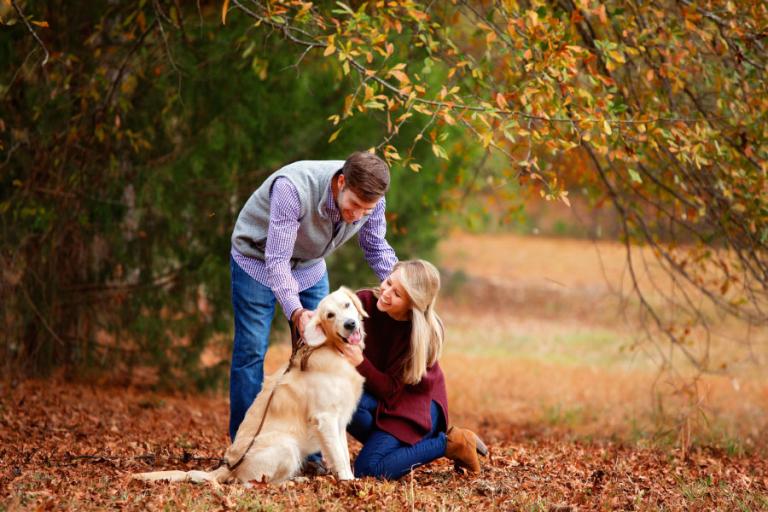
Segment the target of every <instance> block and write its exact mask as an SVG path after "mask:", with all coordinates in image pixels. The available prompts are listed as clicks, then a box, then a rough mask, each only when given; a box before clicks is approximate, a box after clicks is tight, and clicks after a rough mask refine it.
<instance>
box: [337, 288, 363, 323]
mask: <svg viewBox="0 0 768 512" xmlns="http://www.w3.org/2000/svg"><path fill="white" fill-rule="evenodd" d="M342 290H343V291H344V293H346V294H347V295H349V298H350V299H351V300H352V304H354V305H355V309H357V312H358V313H360V317H361V318H368V313H366V311H365V310H364V309H363V303H362V302H360V297H358V296H357V294H356V293H355V292H353V291H352V290H350V289H349V288H346V287H342Z"/></svg>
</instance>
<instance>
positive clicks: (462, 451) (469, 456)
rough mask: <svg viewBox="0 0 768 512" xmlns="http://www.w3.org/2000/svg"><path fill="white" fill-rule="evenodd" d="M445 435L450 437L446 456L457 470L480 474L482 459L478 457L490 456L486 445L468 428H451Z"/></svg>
mask: <svg viewBox="0 0 768 512" xmlns="http://www.w3.org/2000/svg"><path fill="white" fill-rule="evenodd" d="M445 434H446V436H447V437H448V443H447V444H446V447H445V456H446V457H448V458H449V459H451V460H452V461H453V462H454V463H455V465H456V467H457V468H465V469H466V470H468V471H470V472H472V473H479V472H480V459H478V457H477V455H478V454H480V455H488V448H487V447H486V446H485V443H483V441H482V440H481V439H480V438H479V437H477V434H475V433H474V432H472V431H471V430H468V429H466V428H458V427H451V428H449V429H448V432H446V433H445Z"/></svg>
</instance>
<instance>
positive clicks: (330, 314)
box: [326, 313, 336, 318]
mask: <svg viewBox="0 0 768 512" xmlns="http://www.w3.org/2000/svg"><path fill="white" fill-rule="evenodd" d="M335 316H336V313H328V314H327V315H326V318H333V317H335Z"/></svg>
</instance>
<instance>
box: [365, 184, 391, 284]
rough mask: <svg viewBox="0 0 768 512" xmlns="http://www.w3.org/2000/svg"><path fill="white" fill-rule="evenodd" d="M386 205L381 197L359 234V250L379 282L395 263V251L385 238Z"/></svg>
mask: <svg viewBox="0 0 768 512" xmlns="http://www.w3.org/2000/svg"><path fill="white" fill-rule="evenodd" d="M386 205H387V201H386V200H385V199H384V198H383V197H382V198H381V200H380V201H379V202H378V203H376V206H375V207H374V208H373V212H372V213H371V216H370V217H368V220H367V221H366V222H365V224H363V227H361V228H360V233H359V241H360V248H361V249H362V250H363V254H365V259H366V260H367V261H368V265H370V267H371V269H372V270H373V271H374V272H375V273H376V275H377V276H378V277H379V279H380V280H381V281H383V280H384V279H385V278H386V277H387V276H388V275H389V274H390V273H391V272H392V267H394V266H395V263H397V255H395V250H394V249H392V247H391V246H390V245H389V243H388V242H387V239H386V238H385V236H386V234H387V220H386V218H385V217H384V212H385V210H386V207H387V206H386Z"/></svg>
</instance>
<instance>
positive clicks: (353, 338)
mask: <svg viewBox="0 0 768 512" xmlns="http://www.w3.org/2000/svg"><path fill="white" fill-rule="evenodd" d="M339 336H341V335H339ZM341 339H343V340H344V341H345V342H346V343H349V344H350V345H359V344H360V342H361V341H362V339H363V336H362V335H361V334H360V331H353V332H352V334H350V335H349V336H347V337H344V336H341Z"/></svg>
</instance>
